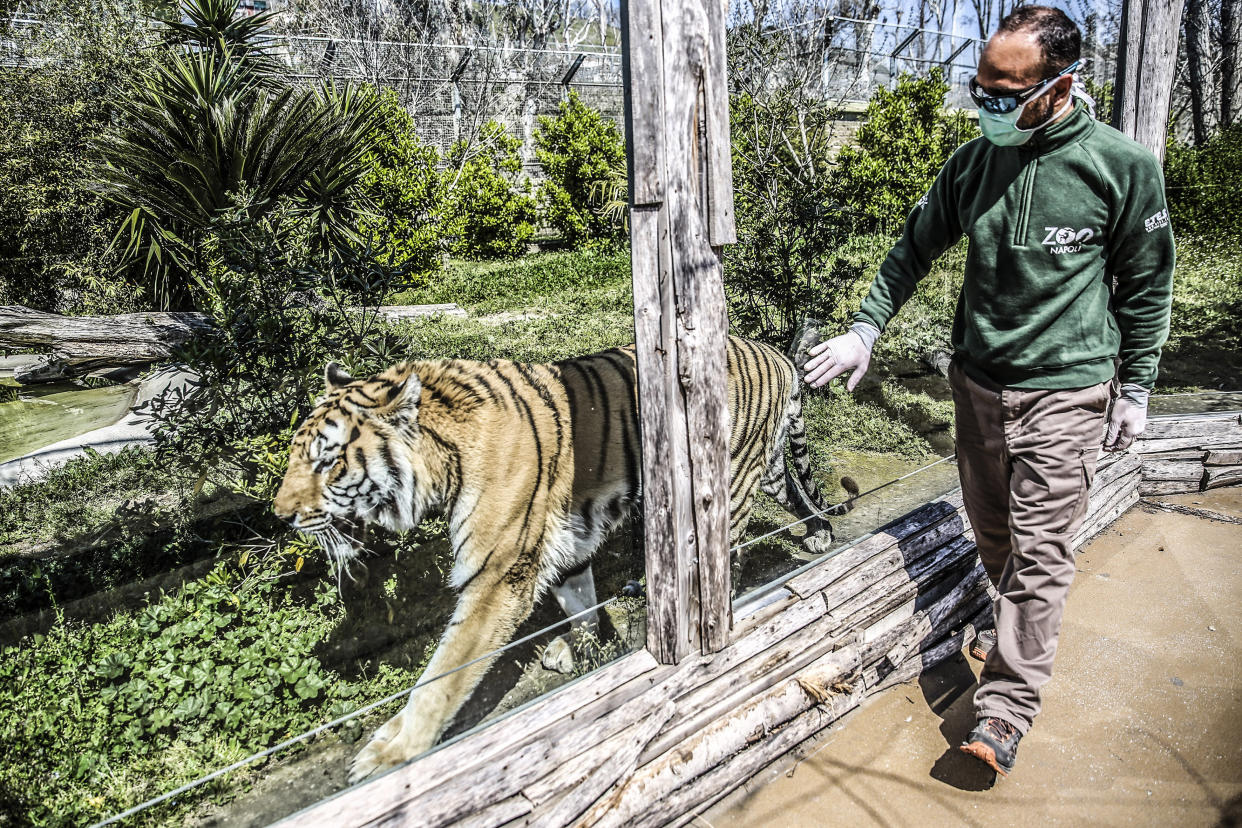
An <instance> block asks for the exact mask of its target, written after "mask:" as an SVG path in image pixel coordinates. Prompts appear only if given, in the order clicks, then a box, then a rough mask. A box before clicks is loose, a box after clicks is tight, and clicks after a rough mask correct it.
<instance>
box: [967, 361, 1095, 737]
mask: <svg viewBox="0 0 1242 828" xmlns="http://www.w3.org/2000/svg"><path fill="white" fill-rule="evenodd" d="M949 380H950V384H951V385H952V388H953V403H954V409H955V419H956V426H957V460H958V472H959V474H960V476H961V479H962V495H963V500H964V501H965V505H966V514H967V516H969V518H970V524H971V526H972V527H973V529H974V532H975V545H976V546H977V547H978V550H979V558H980V559H981V560H982V561H983V566H984V569H986V570H987V573H988V577H989V578H991V580H992V583H993V584H994V585H995V586H996V590H997V592H998V593H999V595H998V597H997V599H996V602H995V613H996V646H995V647H994V648H993V649H992V651H991V653H989V655H988V659H987V661H986V662H985V663H984V665H983V674H982V676H981V678H980V684H979V690H978V691H977V692H976V693H975V715H976V716H977V717H978V718H984V717H988V716H996V717H999V718H1001V719H1004V720H1005V721H1007V722H1009V723H1010V724H1012V725H1013V726H1014V727H1016V728H1018V730H1019V732H1021V733H1023V734H1025V733H1026V731H1027V729H1028V728H1029V727H1030V725H1031V721H1032V720H1033V719H1034V718H1035V716H1036V714H1038V713H1039V709H1040V702H1039V692H1040V688H1041V687H1042V686H1043V685H1044V684H1045V683H1046V682H1047V681H1048V679H1049V678H1051V677H1052V660H1053V657H1054V656H1055V655H1056V651H1057V637H1058V635H1059V634H1060V631H1061V616H1062V614H1063V612H1064V610H1065V599H1066V596H1067V595H1068V593H1069V586H1070V581H1072V580H1073V578H1074V550H1073V549H1072V548H1071V542H1072V540H1073V537H1074V533H1075V532H1076V531H1077V529H1078V527H1079V525H1080V524H1081V523H1082V519H1083V515H1084V514H1085V513H1086V510H1087V490H1088V488H1089V487H1090V486H1091V480H1092V478H1093V477H1094V475H1095V462H1096V458H1097V456H1098V452H1099V449H1100V445H1101V442H1102V438H1103V433H1104V422H1105V412H1106V410H1107V408H1108V402H1109V396H1110V383H1108V382H1103V383H1100V384H1099V385H1094V386H1091V387H1090V388H1078V389H1071V390H1043V389H1018V388H1001V387H998V386H993V385H990V384H987V383H980V382H979V381H976V380H975V379H973V378H972V377H970V376H968V375H967V374H966V372H965V371H964V370H963V369H962V367H961V366H960V365H959V364H958V363H957V361H956V360H955V361H954V363H953V365H952V366H951V367H950V370H949Z"/></svg>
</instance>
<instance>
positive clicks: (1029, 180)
mask: <svg viewBox="0 0 1242 828" xmlns="http://www.w3.org/2000/svg"><path fill="white" fill-rule="evenodd" d="M1037 167H1039V156H1038V155H1034V156H1032V157H1031V163H1029V164H1027V165H1026V177H1025V178H1024V179H1023V180H1022V200H1021V201H1020V202H1018V222H1017V224H1016V226H1015V227H1014V231H1013V245H1014V247H1025V246H1026V226H1027V225H1028V224H1030V223H1031V195H1032V193H1034V192H1035V170H1036V168H1037Z"/></svg>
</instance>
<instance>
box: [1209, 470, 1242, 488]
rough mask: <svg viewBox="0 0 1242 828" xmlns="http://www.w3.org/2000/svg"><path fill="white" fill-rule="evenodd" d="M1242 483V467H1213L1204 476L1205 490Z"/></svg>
mask: <svg viewBox="0 0 1242 828" xmlns="http://www.w3.org/2000/svg"><path fill="white" fill-rule="evenodd" d="M1240 483H1242V465H1238V466H1212V467H1209V468H1208V469H1207V470H1206V471H1205V472H1204V474H1203V488H1204V489H1217V488H1220V487H1221V486H1233V485H1235V484H1240Z"/></svg>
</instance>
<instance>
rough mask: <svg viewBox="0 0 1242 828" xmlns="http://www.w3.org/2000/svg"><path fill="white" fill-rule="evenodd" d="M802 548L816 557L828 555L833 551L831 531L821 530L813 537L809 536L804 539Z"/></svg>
mask: <svg viewBox="0 0 1242 828" xmlns="http://www.w3.org/2000/svg"><path fill="white" fill-rule="evenodd" d="M802 546H803V548H805V549H806V551H807V552H809V553H810V554H812V555H814V556H816V557H819V556H820V555H824V554H826V553H827V552H829V551H831V549H832V532H831V530H828V529H821V530H819V531H818V532H816V533H815V534H813V535H807V536H806V537H805V538H803V539H802Z"/></svg>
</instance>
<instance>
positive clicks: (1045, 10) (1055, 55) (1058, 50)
mask: <svg viewBox="0 0 1242 828" xmlns="http://www.w3.org/2000/svg"><path fill="white" fill-rule="evenodd" d="M997 31H998V32H1005V33H1007V34H1014V33H1016V32H1033V33H1034V34H1035V37H1036V39H1037V40H1038V41H1039V47H1040V49H1042V50H1043V53H1044V66H1043V72H1042V74H1043V76H1044V77H1046V78H1047V77H1051V76H1052V75H1055V74H1056V73H1057V72H1060V71H1061V70H1062V69H1064V68H1065V67H1066V66H1069V65H1070V64H1071V63H1073V62H1074V61H1076V60H1078V58H1079V57H1081V56H1082V32H1080V31H1079V30H1078V26H1077V25H1075V23H1074V21H1073V20H1070V19H1069V17H1068V16H1067V15H1066V14H1065V12H1063V11H1061V10H1060V9H1054V8H1050V7H1048V6H1019V7H1018V8H1016V9H1014V10H1013V11H1011V12H1010V13H1009V14H1007V15H1006V16H1005V18H1004V19H1003V20H1001V22H1000V27H999V28H998V29H997Z"/></svg>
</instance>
